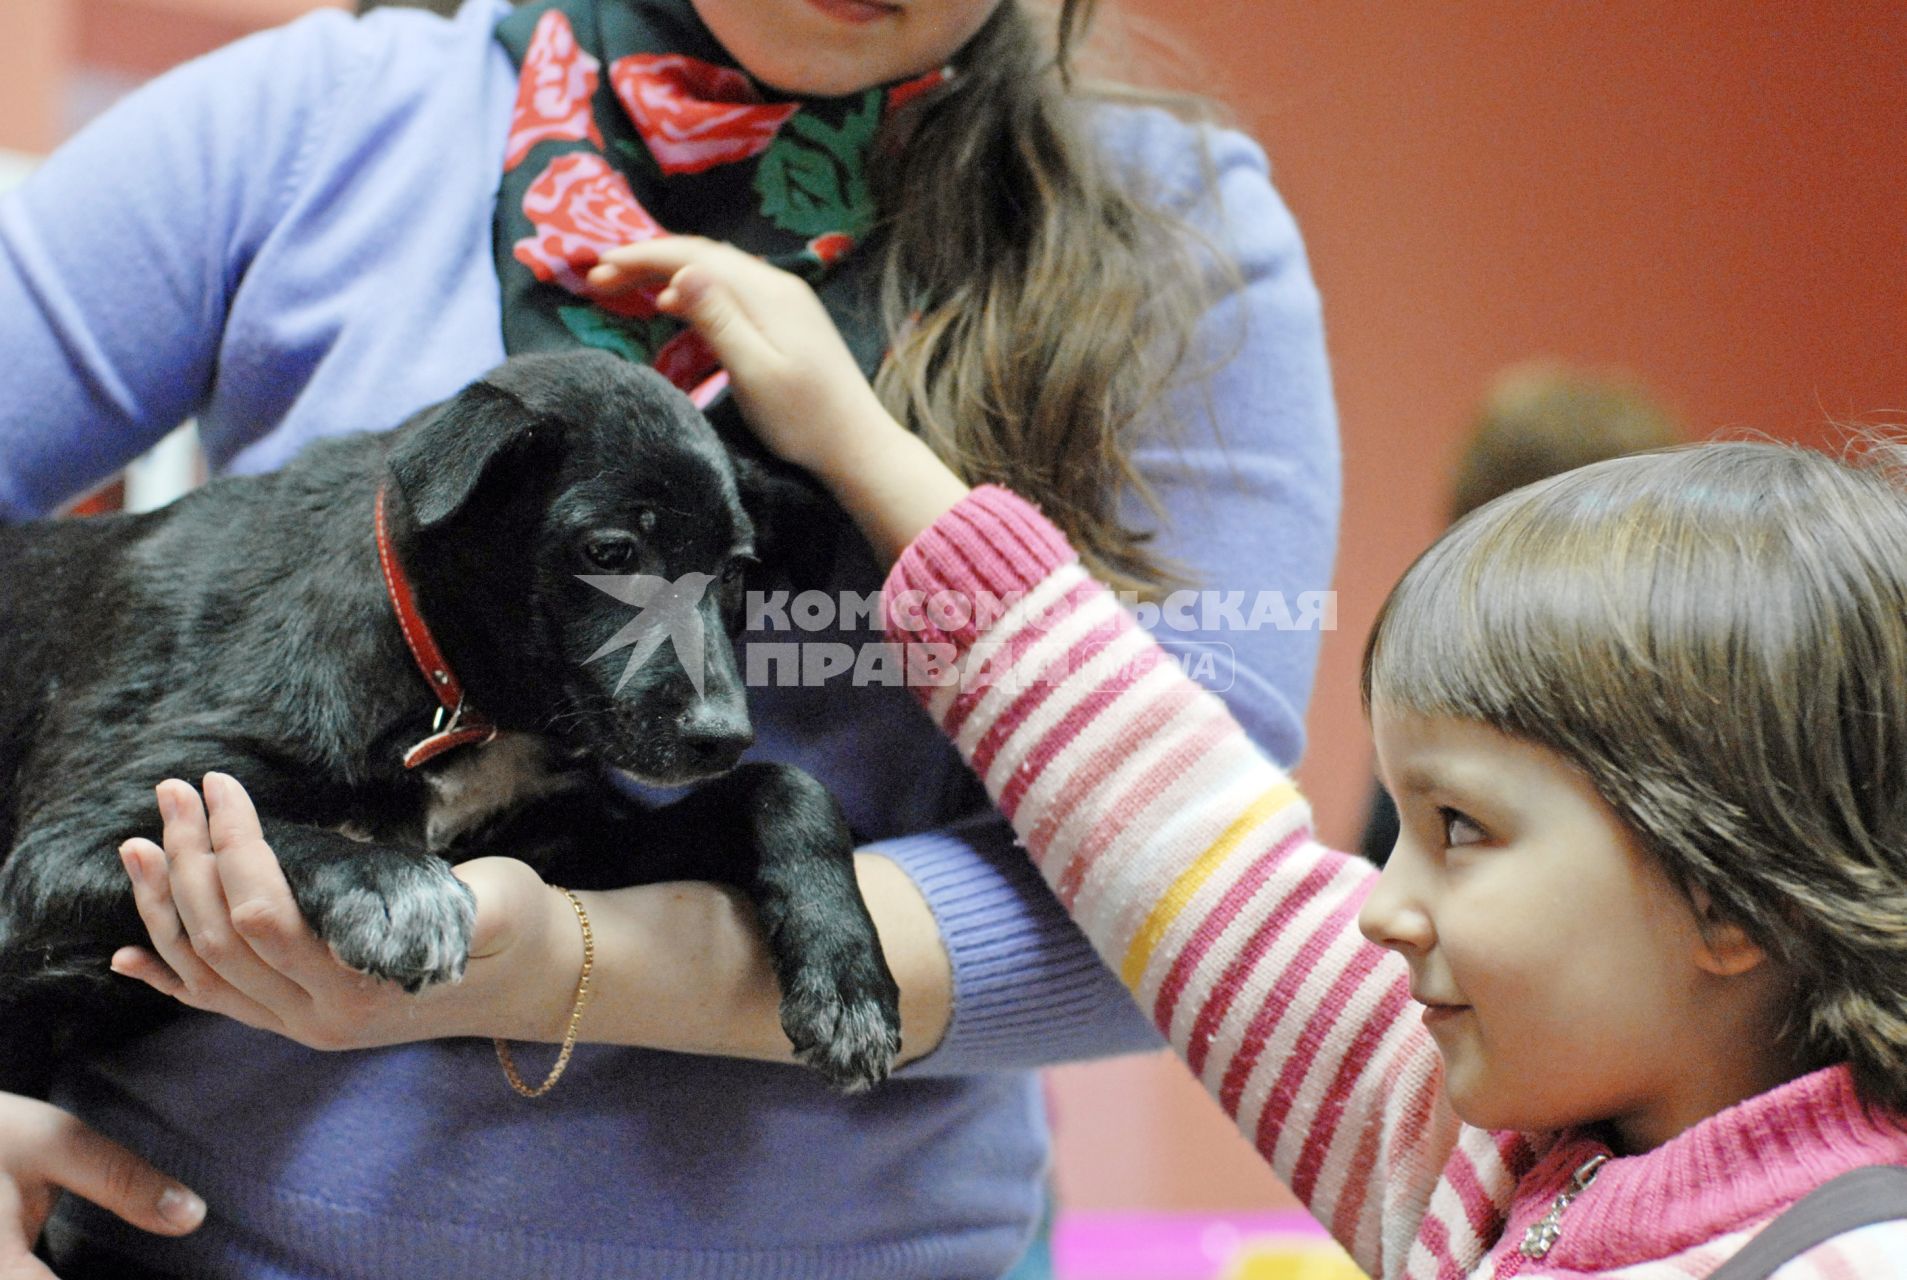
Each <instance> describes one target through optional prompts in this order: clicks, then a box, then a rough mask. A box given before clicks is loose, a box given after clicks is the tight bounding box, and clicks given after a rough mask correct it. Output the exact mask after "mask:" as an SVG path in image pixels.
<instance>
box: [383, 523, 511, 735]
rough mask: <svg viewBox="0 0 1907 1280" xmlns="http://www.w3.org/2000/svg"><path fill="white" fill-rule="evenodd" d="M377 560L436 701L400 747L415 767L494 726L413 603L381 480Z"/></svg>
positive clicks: (407, 640)
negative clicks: (423, 729) (426, 726)
mask: <svg viewBox="0 0 1907 1280" xmlns="http://www.w3.org/2000/svg"><path fill="white" fill-rule="evenodd" d="M377 563H378V567H379V568H381V569H382V570H383V571H384V591H385V594H386V595H388V596H389V597H390V599H391V608H392V609H393V610H394V611H395V612H396V614H397V625H398V627H399V628H400V629H401V630H402V631H403V632H404V643H405V644H406V645H408V646H409V647H410V651H411V657H413V658H415V659H416V660H417V669H418V670H419V671H422V672H423V673H424V682H425V683H426V684H428V685H430V691H431V692H432V693H434V694H436V695H437V701H438V702H439V703H440V704H441V705H440V706H439V707H438V708H437V714H436V715H435V716H434V717H432V719H431V722H430V728H431V733H430V735H429V736H428V737H426V738H424V739H422V740H421V741H419V742H418V743H417V744H416V745H415V746H413V747H412V748H411V749H410V750H409V751H406V752H405V753H404V767H405V768H406V769H415V768H416V767H417V766H418V765H420V764H422V763H424V761H426V760H429V759H432V758H434V757H436V756H439V755H442V754H443V753H444V752H446V751H448V750H450V749H451V748H452V747H461V746H463V745H464V744H465V743H467V742H488V741H490V739H492V738H494V737H496V736H497V727H496V726H495V725H494V724H492V723H490V720H489V718H488V717H486V716H485V715H484V714H483V713H482V712H481V711H478V710H477V709H476V708H475V707H472V706H470V705H469V704H468V702H467V701H466V699H465V698H464V690H463V686H462V685H461V684H459V683H457V676H456V673H455V672H453V671H452V670H451V669H450V663H449V662H448V661H447V660H446V659H445V657H444V655H443V651H442V650H440V649H439V648H438V647H437V642H436V641H435V640H433V639H431V635H430V628H429V627H427V626H425V625H424V615H423V614H422V613H420V612H418V609H417V596H416V593H414V592H413V591H412V590H411V584H410V581H409V579H407V578H405V576H404V567H403V566H402V565H400V564H398V562H397V553H396V552H395V551H393V550H392V549H391V536H390V530H389V529H388V528H387V526H386V525H385V522H384V488H383V486H381V485H380V486H379V487H378V491H377ZM446 716H448V717H449V719H448V720H447V721H446V719H445V717H446Z"/></svg>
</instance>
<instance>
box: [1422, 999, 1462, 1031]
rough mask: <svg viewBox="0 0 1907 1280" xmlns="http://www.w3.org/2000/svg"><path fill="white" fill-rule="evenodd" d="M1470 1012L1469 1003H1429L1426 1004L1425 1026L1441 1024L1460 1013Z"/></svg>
mask: <svg viewBox="0 0 1907 1280" xmlns="http://www.w3.org/2000/svg"><path fill="white" fill-rule="evenodd" d="M1468 1012H1470V1006H1469V1005H1467V1004H1427V1005H1425V1006H1424V1026H1426V1027H1435V1026H1440V1025H1442V1024H1443V1023H1446V1022H1449V1021H1450V1020H1451V1019H1452V1018H1455V1017H1456V1016H1457V1015H1458V1014H1460V1013H1468Z"/></svg>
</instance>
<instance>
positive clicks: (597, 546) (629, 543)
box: [583, 533, 636, 571]
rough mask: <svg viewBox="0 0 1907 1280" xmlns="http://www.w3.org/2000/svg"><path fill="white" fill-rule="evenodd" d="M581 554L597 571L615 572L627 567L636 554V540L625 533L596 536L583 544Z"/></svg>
mask: <svg viewBox="0 0 1907 1280" xmlns="http://www.w3.org/2000/svg"><path fill="white" fill-rule="evenodd" d="M583 554H584V555H586V556H588V557H589V562H590V563H591V564H593V565H595V566H596V567H597V568H598V569H608V570H611V571H613V570H616V569H620V568H622V567H623V566H625V565H627V564H628V563H629V561H630V560H631V559H633V558H634V557H635V554H636V540H635V539H634V538H632V537H630V536H629V535H628V534H626V533H603V534H597V535H596V536H595V537H593V538H591V539H590V540H589V541H588V542H585V543H584V544H583Z"/></svg>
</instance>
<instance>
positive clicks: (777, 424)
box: [589, 236, 967, 562]
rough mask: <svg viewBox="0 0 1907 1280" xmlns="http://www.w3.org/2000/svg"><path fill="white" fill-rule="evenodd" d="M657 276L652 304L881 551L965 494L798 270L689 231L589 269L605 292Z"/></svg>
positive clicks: (769, 441)
mask: <svg viewBox="0 0 1907 1280" xmlns="http://www.w3.org/2000/svg"><path fill="white" fill-rule="evenodd" d="M664 280H666V281H667V282H668V284H667V287H665V288H664V289H663V290H662V291H661V293H660V294H658V295H657V298H656V304H657V305H658V306H659V307H661V308H662V310H663V311H665V312H667V313H668V314H670V315H673V316H677V317H679V318H681V319H682V320H684V321H686V322H687V323H688V324H689V325H691V326H692V327H693V328H694V329H695V331H696V332H697V333H699V334H701V335H702V337H703V339H704V340H705V341H706V342H707V343H708V344H709V346H710V347H712V348H713V349H714V351H715V354H716V356H717V358H719V359H720V360H721V362H722V365H723V367H724V368H725V369H726V370H727V371H728V376H729V389H730V391H731V392H732V393H733V394H734V396H735V400H736V403H737V404H738V405H739V406H740V408H741V411H742V416H743V418H744V419H745V420H746V421H747V422H748V425H749V426H750V427H751V428H752V429H753V430H754V432H755V434H756V435H758V436H760V437H761V440H762V443H763V444H765V445H766V446H767V447H768V448H769V450H770V451H771V452H773V453H774V454H775V455H776V456H778V457H780V458H782V459H784V460H786V461H788V462H792V463H794V464H795V465H796V466H799V467H803V468H805V469H807V470H808V471H810V472H812V473H813V474H814V476H815V478H816V479H818V480H820V481H821V483H823V484H824V485H826V486H827V487H828V489H829V491H830V492H832V493H833V494H834V498H835V501H837V502H839V503H840V504H841V506H842V508H843V509H844V510H846V511H847V513H848V514H849V515H850V516H852V517H853V518H854V520H855V523H857V524H858V525H860V527H861V531H862V533H864V534H865V535H866V536H867V539H868V542H869V544H870V545H872V546H873V548H874V550H875V552H876V554H877V555H879V556H881V557H882V559H883V562H888V561H892V560H893V559H894V558H895V557H896V556H898V555H899V554H900V553H901V551H902V550H904V549H905V548H906V546H907V544H908V543H909V542H911V541H912V540H913V539H914V536H915V535H916V534H918V533H919V532H920V531H921V530H923V529H925V528H926V527H927V526H928V525H930V524H932V523H933V522H934V520H935V519H937V518H938V517H939V516H940V515H941V514H942V513H943V512H945V511H946V510H947V508H949V507H951V506H953V505H954V504H955V503H956V502H958V501H959V500H960V499H961V498H963V497H965V496H966V493H967V486H966V484H965V483H963V482H962V481H961V480H960V478H959V477H958V476H956V475H955V474H954V473H953V472H952V471H950V470H949V469H948V468H947V466H946V464H944V463H943V462H941V460H940V459H939V458H938V457H937V456H936V455H935V454H934V452H933V451H932V450H931V449H929V448H928V447H927V446H926V445H925V444H924V443H922V442H921V441H920V439H919V438H918V437H916V436H914V435H913V434H911V433H910V432H908V431H907V430H906V429H905V428H904V427H902V426H901V425H900V424H899V423H898V422H896V421H895V420H894V417H893V415H892V414H890V413H888V412H887V409H886V408H885V407H884V406H883V405H882V404H881V402H880V400H879V399H877V398H876V397H875V395H874V389H873V388H872V387H870V386H869V385H868V382H867V379H866V378H864V377H862V376H861V370H860V367H859V366H858V365H856V364H855V362H854V357H853V355H851V354H850V353H849V351H848V349H847V344H846V343H844V342H842V341H841V335H840V333H839V331H837V330H836V329H835V327H834V321H833V320H832V319H830V318H829V316H828V313H827V311H826V309H825V308H823V307H822V305H821V300H820V299H819V298H817V297H815V294H814V290H812V289H810V288H809V287H808V285H807V283H806V282H805V281H803V280H801V279H800V278H799V277H796V276H792V275H790V274H788V273H787V272H786V271H783V270H781V269H780V268H778V267H772V266H770V265H769V264H768V263H766V262H764V261H762V260H761V259H760V258H756V257H754V256H752V255H750V254H747V253H744V252H742V251H741V250H740V249H737V248H734V247H733V246H731V245H726V244H721V243H719V242H717V241H714V240H704V239H702V238H700V237H698V236H666V237H662V238H660V239H656V240H645V241H643V242H641V243H638V244H631V245H625V246H623V247H622V248H620V249H612V250H610V251H609V252H608V253H606V254H604V255H603V257H602V261H601V263H600V264H599V265H597V266H596V267H595V268H593V269H592V270H591V271H590V273H589V283H590V285H591V287H592V288H594V289H595V290H596V291H597V292H599V293H603V294H617V293H623V292H627V291H628V290H631V289H637V288H643V287H654V286H655V285H656V284H657V283H658V282H660V281H664Z"/></svg>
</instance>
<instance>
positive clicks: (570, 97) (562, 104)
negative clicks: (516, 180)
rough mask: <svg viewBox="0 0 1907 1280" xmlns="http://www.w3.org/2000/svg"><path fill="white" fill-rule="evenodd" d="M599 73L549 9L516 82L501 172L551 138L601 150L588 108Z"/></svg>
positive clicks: (566, 23) (565, 25)
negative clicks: (592, 145) (586, 143)
mask: <svg viewBox="0 0 1907 1280" xmlns="http://www.w3.org/2000/svg"><path fill="white" fill-rule="evenodd" d="M601 69H602V63H600V62H598V61H596V59H594V58H592V57H590V56H589V54H588V53H586V52H585V51H584V50H583V49H582V48H581V47H579V46H578V45H577V43H576V32H575V31H574V30H572V29H571V27H570V25H569V19H568V18H567V17H565V16H564V15H563V12H562V11H561V10H560V9H552V10H550V11H549V12H548V13H546V14H544V15H543V16H542V18H540V19H539V20H538V21H537V24H536V33H535V34H534V35H533V36H531V38H530V47H529V49H528V50H527V51H526V52H525V54H524V57H523V74H522V76H521V77H520V78H519V79H518V81H517V93H516V110H515V111H513V112H512V113H511V115H510V140H509V142H508V144H507V145H506V146H505V147H504V149H503V171H504V172H505V173H508V172H509V171H510V170H512V169H514V168H516V167H517V165H519V164H521V163H522V161H523V157H524V156H526V155H528V154H530V148H532V147H534V146H535V145H536V144H537V143H539V142H544V141H547V140H548V139H551V138H559V139H565V140H570V141H577V142H580V141H583V140H585V139H587V140H588V141H589V142H591V143H594V144H595V145H596V147H598V148H601V146H602V145H603V138H602V134H601V133H600V132H598V131H597V128H596V120H595V117H593V116H592V115H591V114H590V109H589V100H590V98H591V97H592V96H593V95H594V94H595V92H596V80H597V77H596V73H597V72H598V71H600V70H601Z"/></svg>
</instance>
